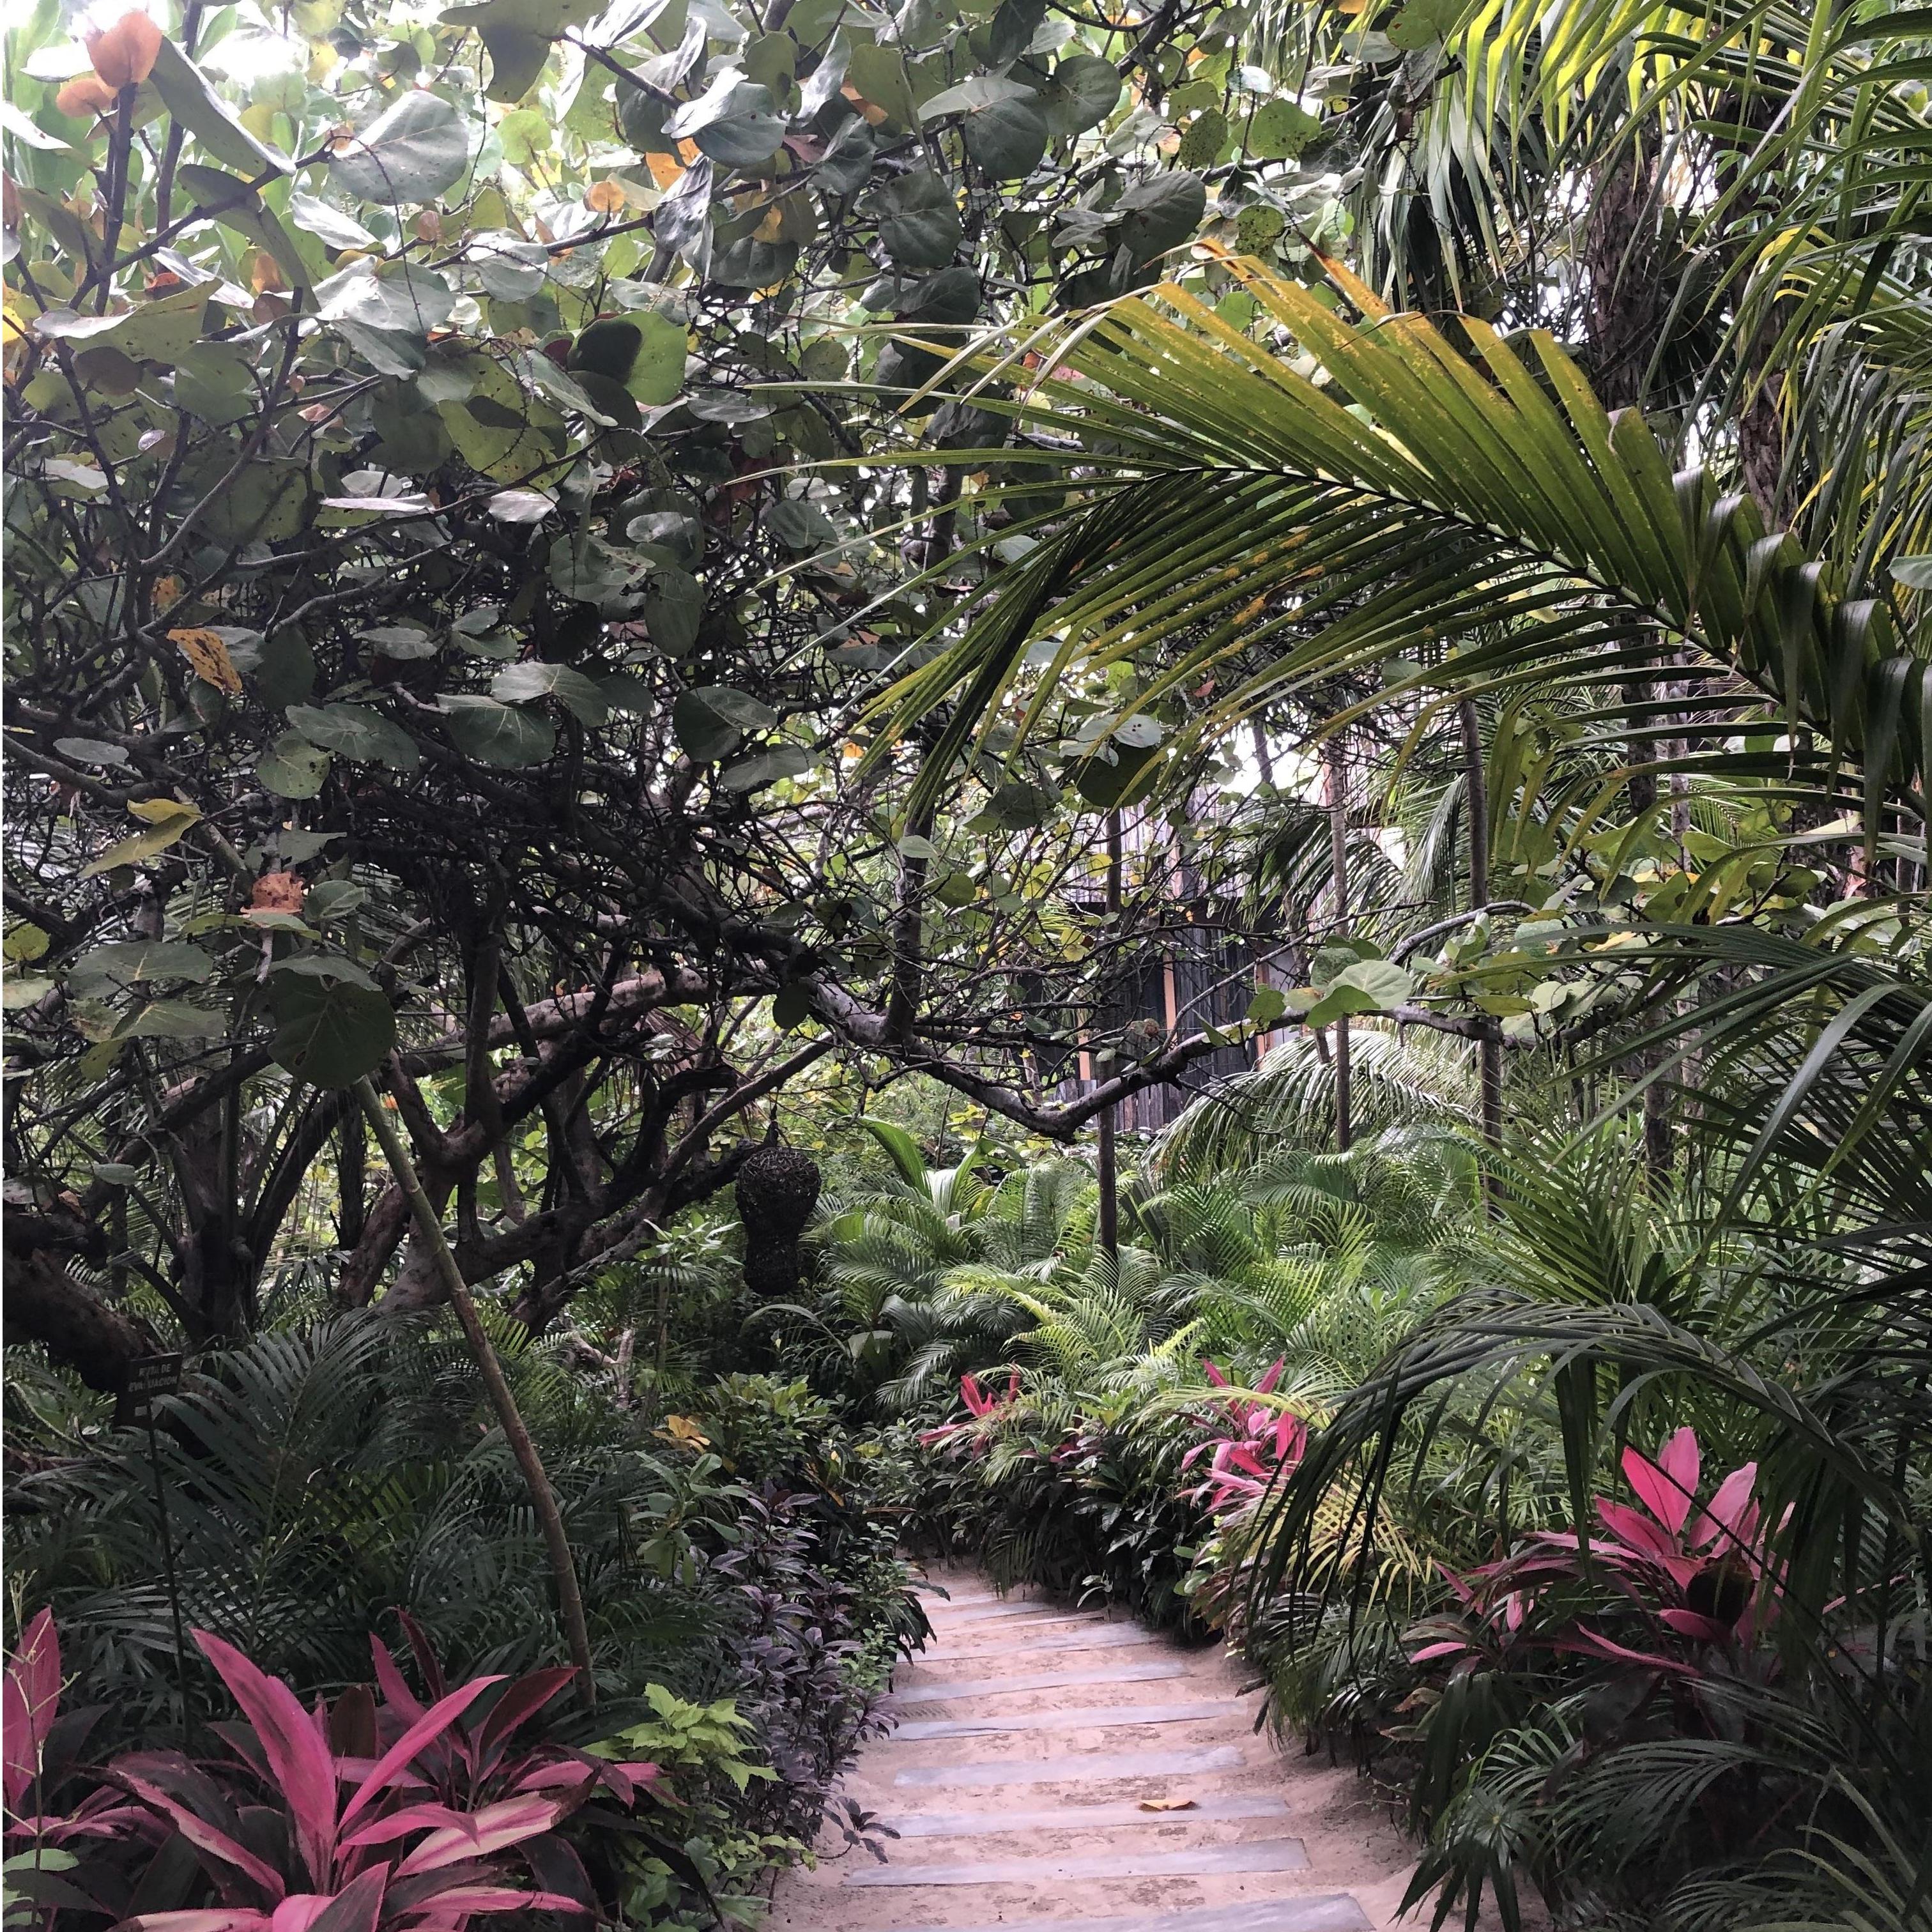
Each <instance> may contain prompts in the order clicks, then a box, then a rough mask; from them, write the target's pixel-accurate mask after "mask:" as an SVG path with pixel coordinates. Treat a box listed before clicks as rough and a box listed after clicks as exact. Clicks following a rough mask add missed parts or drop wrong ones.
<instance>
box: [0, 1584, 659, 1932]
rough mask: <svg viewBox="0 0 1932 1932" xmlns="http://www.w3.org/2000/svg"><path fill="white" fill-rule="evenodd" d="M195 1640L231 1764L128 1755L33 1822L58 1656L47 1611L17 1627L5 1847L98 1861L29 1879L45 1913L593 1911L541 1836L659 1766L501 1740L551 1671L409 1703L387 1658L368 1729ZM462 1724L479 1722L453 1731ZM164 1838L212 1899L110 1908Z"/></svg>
mask: <svg viewBox="0 0 1932 1932" xmlns="http://www.w3.org/2000/svg"><path fill="white" fill-rule="evenodd" d="M194 1639H195V1642H196V1644H197V1645H198V1646H199V1647H200V1649H201V1652H202V1655H204V1656H205V1658H207V1659H208V1662H209V1663H210V1664H212V1665H213V1666H214V1669H215V1671H216V1672H217V1674H218V1675H219V1676H220V1679H221V1681H222V1682H223V1684H225V1685H226V1686H227V1688H228V1690H229V1694H231V1695H232V1696H233V1698H234V1700H235V1702H236V1704H237V1705H238V1706H239V1707H240V1709H241V1712H242V1717H243V1718H245V1720H246V1723H245V1725H236V1724H221V1725H217V1727H215V1729H216V1730H217V1733H219V1735H220V1736H221V1738H222V1739H223V1742H225V1743H226V1745H227V1746H228V1748H229V1751H230V1753H231V1754H232V1756H231V1757H229V1758H227V1759H225V1760H214V1761H213V1762H211V1763H199V1762H196V1761H193V1760H190V1759H189V1758H187V1757H185V1756H184V1755H183V1754H181V1753H180V1752H178V1751H132V1752H129V1753H127V1754H125V1755H124V1756H122V1757H118V1758H117V1759H115V1760H114V1761H113V1763H111V1764H110V1765H109V1766H107V1767H106V1769H105V1771H104V1772H103V1773H101V1774H100V1781H97V1782H96V1783H95V1787H94V1788H93V1789H92V1790H90V1791H89V1793H88V1794H87V1796H86V1797H85V1798H84V1799H83V1801H82V1802H81V1803H80V1805H78V1807H77V1808H76V1809H75V1810H74V1811H72V1812H71V1813H69V1814H67V1815H65V1817H46V1816H44V1815H43V1811H44V1805H43V1803H42V1802H40V1793H41V1792H42V1790H43V1789H44V1787H46V1784H48V1782H49V1766H48V1765H47V1763H46V1752H47V1748H48V1745H49V1739H50V1738H51V1737H52V1735H53V1733H54V1730H55V1721H56V1718H57V1716H58V1700H59V1689H60V1655H59V1647H58V1641H57V1640H56V1638H55V1634H54V1631H53V1625H52V1619H51V1617H50V1616H49V1614H48V1613H46V1612H44V1611H43V1612H42V1613H41V1614H40V1616H39V1617H38V1618H37V1619H35V1620H34V1623H33V1624H32V1625H30V1626H29V1628H28V1631H27V1632H26V1636H25V1637H24V1638H23V1641H22V1643H21V1646H20V1650H19V1651H18V1652H17V1654H16V1655H15V1657H14V1658H13V1661H12V1663H11V1664H10V1665H9V1667H8V1669H7V1679H6V1685H5V1707H6V1709H5V1715H6V1718H7V1725H6V1730H7V1744H6V1756H5V1788H6V1796H7V1811H8V1812H9V1814H10V1816H9V1819H8V1822H7V1836H8V1838H9V1839H10V1841H13V1844H14V1846H16V1847H19V1846H21V1845H22V1844H23V1841H24V1843H25V1844H26V1846H28V1847H30V1848H31V1846H46V1845H52V1846H56V1847H58V1848H60V1849H62V1850H63V1851H65V1852H72V1850H73V1849H74V1848H76V1847H77V1846H79V1847H83V1848H87V1847H89V1846H90V1845H92V1848H93V1849H98V1851H99V1852H101V1854H102V1856H101V1858H99V1859H98V1860H96V1861H94V1863H95V1864H98V1876H97V1873H96V1872H95V1870H94V1869H93V1867H92V1865H90V1864H89V1862H88V1861H82V1862H81V1863H80V1864H79V1865H78V1866H77V1867H74V1868H73V1869H71V1870H66V1871H65V1872H64V1873H62V1874H56V1875H55V1876H54V1877H53V1878H52V1879H51V1880H49V1881H45V1882H46V1883H51V1884H52V1885H53V1886H54V1887H55V1891H54V1894H53V1897H52V1902H55V1903H65V1904H71V1905H77V1906H78V1907H79V1908H80V1909H83V1910H86V1911H94V1912H104V1913H105V1915H107V1916H109V1917H110V1918H118V1924H117V1925H116V1927H115V1932H465V1928H466V1927H468V1926H469V1924H470V1921H472V1919H475V1918H478V1917H481V1916H484V1915H495V1914H499V1913H505V1912H563V1913H571V1914H575V1915H580V1916H582V1917H585V1918H589V1917H592V1916H595V1915H597V1906H596V1903H595V1900H594V1898H593V1897H591V1896H590V1895H589V1889H588V1887H587V1885H580V1884H577V1883H576V1882H573V1881H574V1879H577V1877H579V1876H580V1874H581V1872H582V1867H581V1865H580V1864H578V1863H577V1861H576V1860H575V1858H574V1855H571V1854H569V1853H568V1847H567V1846H563V1845H562V1843H561V1841H558V1840H556V1839H555V1838H553V1836H552V1834H553V1831H554V1828H555V1827H556V1826H557V1825H558V1824H559V1823H561V1822H562V1820H564V1819H565V1818H566V1817H568V1816H569V1815H570V1814H571V1813H572V1812H573V1811H575V1810H576V1809H577V1808H578V1807H579V1806H580V1805H582V1804H583V1802H585V1800H586V1799H588V1798H589V1796H591V1794H592V1793H593V1792H601V1793H606V1794H608V1795H610V1796H614V1797H616V1799H618V1800H619V1802H621V1803H622V1804H623V1805H625V1807H626V1808H628V1806H629V1805H631V1804H633V1803H634V1802H635V1801H636V1799H637V1798H638V1797H639V1796H641V1795H642V1794H643V1792H644V1791H645V1790H646V1789H648V1788H649V1787H650V1785H651V1784H652V1782H653V1781H655V1778H656V1775H657V1773H656V1767H655V1766H652V1765H647V1764H627V1765H617V1764H610V1763H605V1762H603V1761H602V1760H595V1759H592V1758H589V1757H587V1756H585V1755H583V1754H576V1753H570V1752H565V1751H562V1749H561V1748H553V1749H544V1748H535V1749H523V1750H521V1751H518V1750H516V1749H514V1748H512V1747H511V1737H512V1734H513V1733H514V1731H515V1730H517V1727H519V1726H520V1724H522V1723H523V1722H524V1721H526V1719H528V1718H529V1717H531V1716H532V1715H534V1714H535V1712H537V1711H538V1710H540V1709H541V1708H542V1706H544V1704H545V1703H548V1702H549V1701H550V1698H551V1697H554V1696H555V1695H556V1692H557V1691H558V1690H559V1689H560V1688H562V1684H561V1682H559V1681H557V1680H558V1678H559V1673H552V1672H539V1673H532V1674H531V1676H529V1677H526V1678H523V1679H518V1680H517V1681H516V1682H514V1683H508V1681H507V1680H505V1679H503V1678H502V1677H474V1678H472V1679H469V1681H468V1682H466V1683H463V1684H460V1685H458V1686H457V1687H456V1688H454V1689H452V1690H447V1691H444V1690H442V1689H441V1687H440V1683H439V1685H437V1692H438V1694H436V1695H435V1696H434V1697H433V1699H432V1700H431V1702H430V1703H428V1704H427V1705H426V1706H425V1705H424V1704H422V1703H419V1701H417V1700H416V1699H415V1698H414V1697H413V1696H412V1695H411V1694H410V1693H409V1692H408V1691H407V1687H406V1686H404V1685H403V1684H402V1682H401V1678H400V1676H398V1675H397V1674H396V1673H395V1670H394V1667H393V1666H391V1667H390V1670H389V1673H387V1675H388V1676H389V1679H390V1680H391V1681H390V1682H389V1685H387V1686H386V1688H387V1689H388V1691H389V1699H388V1700H387V1701H386V1708H385V1711H384V1713H383V1715H384V1717H385V1718H386V1719H387V1723H386V1724H379V1722H378V1718H377V1709H376V1706H375V1704H374V1700H372V1698H371V1696H370V1694H369V1693H368V1691H367V1689H366V1688H361V1687H355V1688H352V1689H350V1691H346V1692H344V1694H342V1696H341V1697H339V1698H338V1700H336V1703H335V1708H334V1709H330V1708H329V1706H327V1705H326V1704H325V1703H323V1702H322V1700H320V1699H318V1700H317V1703H316V1704H315V1706H314V1709H312V1710H310V1709H305V1708H304V1707H303V1706H302V1701H301V1700H300V1699H299V1698H298V1697H296V1694H295V1693H294V1691H292V1690H291V1689H290V1688H289V1686H288V1685H287V1684H285V1683H284V1682H282V1681H281V1679H278V1678H275V1677H271V1676H268V1675H267V1674H266V1673H264V1672H263V1671H262V1670H259V1669H257V1667H256V1666H255V1665H254V1664H252V1663H251V1662H250V1661H249V1660H248V1658H246V1657H245V1656H244V1655H242V1652H240V1651H239V1650H237V1649H236V1648H235V1646H233V1644H230V1643H226V1642H225V1641H224V1640H223V1639H221V1638H220V1637H216V1636H214V1634H212V1633H211V1632H210V1631H196V1632H195V1633H194ZM378 1649H379V1655H380V1658H381V1659H382V1660H383V1661H386V1652H380V1646H378ZM505 1685H507V1688H505V1689H504V1690H502V1691H500V1692H499V1691H497V1687H498V1686H505ZM472 1713H480V1714H481V1721H480V1722H478V1723H477V1724H473V1725H466V1724H465V1719H466V1717H467V1716H469V1715H472ZM452 1786H454V1787H456V1788H458V1789H460V1790H462V1791H463V1792H464V1793H466V1794H475V1797H477V1798H480V1799H481V1802H474V1799H472V1802H469V1803H468V1804H466V1805H464V1806H463V1808H457V1807H456V1806H455V1805H452V1804H450V1803H448V1802H445V1799H444V1795H443V1794H444V1793H445V1792H446V1791H447V1790H449V1788H450V1787H452ZM30 1807H31V1808H30ZM175 1833H178V1835H179V1836H180V1838H181V1840H182V1841H184V1843H186V1845H187V1846H188V1847H190V1849H191V1850H192V1852H193V1855H194V1858H195V1860H196V1862H197V1863H198V1864H199V1867H200V1868H201V1872H202V1879H203V1881H204V1883H205V1888H207V1889H208V1891H211V1893H212V1894H213V1902H212V1903H204V1904H199V1905H195V1906H186V1907H182V1908H180V1909H158V1910H133V1911H128V1910H125V1909H124V1907H123V1906H121V1904H119V1903H116V1902H115V1900H116V1898H117V1897H121V1896H127V1895H129V1894H130V1892H131V1891H138V1889H139V1887H138V1885H133V1886H130V1876H129V1874H130V1871H136V1870H138V1867H139V1864H141V1863H142V1861H143V1859H144V1858H145V1857H147V1856H148V1855H151V1853H152V1852H154V1851H155V1850H157V1849H159V1848H160V1846H161V1845H162V1843H163V1841H166V1840H167V1839H168V1838H169V1837H170V1836H171V1835H172V1834H175ZM546 1846H547V1849H541V1848H543V1847H546ZM512 1852H514V1853H516V1854H517V1862H518V1864H520V1865H523V1866H525V1867H527V1868H529V1869H531V1870H536V1869H541V1870H544V1871H545V1873H547V1874H549V1873H556V1874H559V1876H560V1879H561V1882H563V1883H565V1884H566V1885H568V1889H567V1890H556V1889H553V1888H550V1886H548V1885H544V1884H538V1885H531V1884H529V1883H527V1882H524V1881H523V1879H522V1878H521V1877H520V1876H519V1875H518V1873H517V1871H516V1870H514V1869H513V1868H512V1867H511V1866H510V1865H509V1864H508V1863H507V1862H506V1856H505V1855H507V1854H510V1853H512ZM116 1854H118V1856H117V1855H116ZM90 1886H91V1887H92V1888H91V1889H89V1887H90ZM70 1894H71V1895H70Z"/></svg>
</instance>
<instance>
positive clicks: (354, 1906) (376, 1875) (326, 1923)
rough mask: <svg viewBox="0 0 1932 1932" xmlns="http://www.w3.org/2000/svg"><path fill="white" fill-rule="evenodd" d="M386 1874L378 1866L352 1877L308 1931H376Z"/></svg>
mask: <svg viewBox="0 0 1932 1932" xmlns="http://www.w3.org/2000/svg"><path fill="white" fill-rule="evenodd" d="M388 1885H389V1873H388V1872H387V1871H386V1870H384V1869H383V1867H381V1866H380V1865H379V1866H377V1867H376V1869H375V1870H374V1871H366V1872H365V1873H363V1874H362V1876H361V1877H360V1878H358V1879H351V1880H350V1882H349V1883H348V1884H347V1885H344V1887H343V1888H342V1889H341V1891H338V1893H337V1894H335V1897H334V1898H332V1900H330V1901H329V1904H328V1905H327V1906H326V1907H325V1908H324V1909H323V1912H322V1914H321V1915H320V1917H319V1918H317V1919H316V1921H314V1924H312V1925H311V1926H310V1927H309V1932H376V1927H377V1921H379V1920H380V1918H382V1916H383V1892H384V1891H385V1890H386V1888H388Z"/></svg>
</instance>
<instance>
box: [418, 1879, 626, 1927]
mask: <svg viewBox="0 0 1932 1932" xmlns="http://www.w3.org/2000/svg"><path fill="white" fill-rule="evenodd" d="M423 1909H424V1910H425V1912H426V1913H427V1914H428V1918H425V1921H424V1923H425V1924H428V1923H429V1922H430V1921H431V1920H434V1921H436V1922H437V1923H438V1924H452V1923H454V1924H458V1925H460V1924H461V1923H462V1920H463V1914H464V1913H466V1912H573V1913H574V1914H575V1915H577V1917H579V1918H588V1917H589V1916H591V1910H590V1907H589V1906H587V1905H586V1904H585V1903H584V1902H583V1900H582V1899H580V1898H572V1897H569V1896H568V1894H566V1893H564V1892H560V1891H517V1890H516V1889H514V1888H513V1887H511V1886H509V1885H452V1887H451V1888H449V1891H441V1892H438V1893H437V1895H436V1897H434V1899H433V1900H431V1902H430V1903H428V1905H426V1906H425V1907H424V1908H423Z"/></svg>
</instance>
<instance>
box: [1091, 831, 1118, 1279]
mask: <svg viewBox="0 0 1932 1932" xmlns="http://www.w3.org/2000/svg"><path fill="white" fill-rule="evenodd" d="M1107 915H1108V919H1109V923H1110V933H1109V938H1110V943H1112V944H1118V941H1119V935H1118V933H1115V932H1112V930H1111V928H1112V926H1113V925H1115V924H1117V923H1118V921H1119V919H1120V915H1121V814H1120V813H1119V811H1118V810H1116V811H1110V812H1109V813H1108V814H1107ZM1096 1166H1097V1168H1098V1170H1099V1178H1100V1204H1099V1208H1098V1210H1097V1213H1096V1215H1095V1217H1094V1241H1095V1244H1096V1245H1097V1247H1099V1248H1100V1252H1101V1253H1103V1255H1105V1256H1106V1257H1107V1259H1109V1261H1111V1262H1113V1263H1114V1265H1115V1267H1116V1268H1118V1266H1119V1265H1120V1259H1121V1200H1120V1176H1119V1172H1118V1162H1117V1158H1116V1155H1115V1148H1114V1109H1112V1107H1103V1109H1101V1110H1100V1147H1099V1150H1098V1158H1097V1162H1096Z"/></svg>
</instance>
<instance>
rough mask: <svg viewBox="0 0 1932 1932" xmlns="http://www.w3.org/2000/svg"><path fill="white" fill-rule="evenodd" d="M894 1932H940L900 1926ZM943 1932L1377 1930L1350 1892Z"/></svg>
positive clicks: (1032, 1920)
mask: <svg viewBox="0 0 1932 1932" xmlns="http://www.w3.org/2000/svg"><path fill="white" fill-rule="evenodd" d="M892 1932H936V1928H934V1927H929V1926H924V1925H901V1926H895V1927H892ZM944 1932H1374V1926H1373V1921H1371V1920H1370V1917H1369V1915H1368V1914H1367V1912H1364V1910H1363V1909H1362V1908H1361V1904H1360V1903H1358V1900H1356V1897H1355V1894H1354V1893H1352V1892H1347V1891H1330V1892H1323V1893H1322V1894H1319V1895H1311V1896H1310V1897H1304V1898H1278V1899H1272V1900H1269V1901H1268V1902H1267V1903H1261V1904H1254V1905H1208V1906H1201V1907H1199V1908H1198V1909H1196V1910H1194V1911H1191V1912H1145V1913H1142V1914H1139V1915H1136V1916H1134V1917H1132V1918H1002V1919H1000V1920H998V1921H997V1922H994V1921H989V1922H988V1923H987V1924H983V1925H950V1926H947V1927H944Z"/></svg>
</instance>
